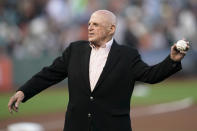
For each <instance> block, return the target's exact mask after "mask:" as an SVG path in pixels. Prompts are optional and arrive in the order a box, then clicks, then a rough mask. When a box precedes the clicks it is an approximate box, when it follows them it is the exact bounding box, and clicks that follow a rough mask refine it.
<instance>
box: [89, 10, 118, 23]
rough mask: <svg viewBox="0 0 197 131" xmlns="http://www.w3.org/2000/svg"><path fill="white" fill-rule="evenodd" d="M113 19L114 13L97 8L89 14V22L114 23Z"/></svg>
mask: <svg viewBox="0 0 197 131" xmlns="http://www.w3.org/2000/svg"><path fill="white" fill-rule="evenodd" d="M115 19H116V18H115V15H113V14H112V13H111V12H109V11H103V10H99V11H96V12H94V13H93V14H92V15H91V17H90V22H99V23H106V24H114V23H115V22H116V20H115Z"/></svg>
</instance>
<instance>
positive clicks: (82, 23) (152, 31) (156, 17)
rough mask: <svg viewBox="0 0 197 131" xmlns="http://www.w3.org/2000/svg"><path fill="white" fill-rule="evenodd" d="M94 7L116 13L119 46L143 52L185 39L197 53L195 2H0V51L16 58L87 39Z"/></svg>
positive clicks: (113, 0) (34, 54) (97, 0)
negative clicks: (126, 46) (89, 21)
mask: <svg viewBox="0 0 197 131" xmlns="http://www.w3.org/2000/svg"><path fill="white" fill-rule="evenodd" d="M98 9H108V10H110V11H112V12H114V13H115V14H116V15H117V18H118V26H117V32H116V34H115V39H116V40H117V41H118V42H119V43H120V44H125V45H128V46H134V47H137V48H138V49H139V50H141V51H145V52H146V51H153V50H165V49H167V48H168V49H169V47H170V46H171V45H172V44H173V43H174V42H176V41H177V40H179V39H182V38H186V39H188V40H190V42H191V43H192V45H191V46H192V50H194V51H197V37H196V36H197V21H196V18H197V1H196V0H20V1H19V0H0V52H1V53H2V52H4V53H6V54H7V55H9V56H11V57H15V58H17V59H23V58H26V57H39V56H40V55H43V54H57V53H58V52H61V51H62V50H63V49H65V48H66V47H67V46H68V44H69V43H70V42H72V41H76V40H81V39H83V40H87V23H88V20H89V17H90V15H91V13H92V12H94V11H95V10H98Z"/></svg>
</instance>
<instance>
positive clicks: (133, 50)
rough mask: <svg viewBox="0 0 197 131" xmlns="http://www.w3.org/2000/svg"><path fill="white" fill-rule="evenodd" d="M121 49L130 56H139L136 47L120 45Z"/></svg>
mask: <svg viewBox="0 0 197 131" xmlns="http://www.w3.org/2000/svg"><path fill="white" fill-rule="evenodd" d="M119 48H120V50H121V51H122V52H124V53H128V54H131V53H132V54H138V50H137V48H135V47H131V46H126V45H119Z"/></svg>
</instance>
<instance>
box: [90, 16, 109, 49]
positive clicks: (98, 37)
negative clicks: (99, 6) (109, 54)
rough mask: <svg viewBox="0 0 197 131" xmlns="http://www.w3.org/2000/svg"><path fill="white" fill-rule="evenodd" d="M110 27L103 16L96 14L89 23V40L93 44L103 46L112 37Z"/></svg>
mask: <svg viewBox="0 0 197 131" xmlns="http://www.w3.org/2000/svg"><path fill="white" fill-rule="evenodd" d="M109 26H110V24H109V22H108V21H107V19H106V18H105V17H104V16H103V15H102V14H99V13H94V14H93V15H92V16H91V18H90V20H89V23H88V40H89V41H90V42H91V43H93V44H97V45H101V44H103V42H106V40H107V39H108V38H109V37H110V33H109V32H110V31H109Z"/></svg>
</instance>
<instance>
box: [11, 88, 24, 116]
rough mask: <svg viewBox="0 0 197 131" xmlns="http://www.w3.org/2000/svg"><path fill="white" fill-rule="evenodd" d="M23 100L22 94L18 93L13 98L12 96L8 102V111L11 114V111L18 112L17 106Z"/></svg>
mask: <svg viewBox="0 0 197 131" xmlns="http://www.w3.org/2000/svg"><path fill="white" fill-rule="evenodd" d="M23 99H24V93H23V92H21V91H18V92H17V93H16V94H15V95H14V96H12V97H11V98H10V100H9V102H8V110H9V112H10V113H11V114H12V113H13V111H15V112H18V108H19V104H20V103H21V101H22V100H23Z"/></svg>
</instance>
